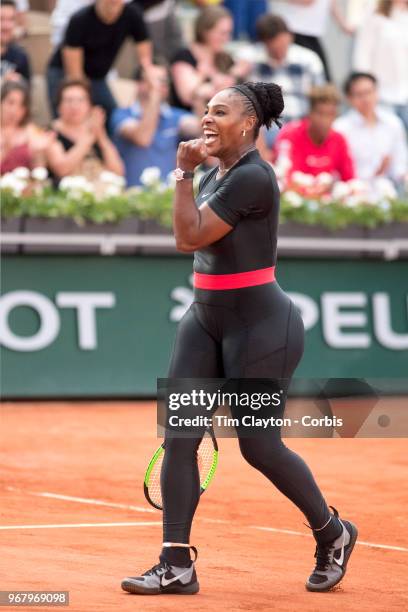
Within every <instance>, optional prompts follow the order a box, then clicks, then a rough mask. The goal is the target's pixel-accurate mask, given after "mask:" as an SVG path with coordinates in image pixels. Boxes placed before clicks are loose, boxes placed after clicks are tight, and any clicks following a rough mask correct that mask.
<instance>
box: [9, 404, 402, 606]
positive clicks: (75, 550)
mask: <svg viewBox="0 0 408 612" xmlns="http://www.w3.org/2000/svg"><path fill="white" fill-rule="evenodd" d="M157 443H158V441H157V439H156V426H155V409H154V404H151V403H150V404H149V403H131V402H121V403H113V402H111V403H37V404H29V403H24V404H12V403H6V404H3V407H2V446H1V452H0V459H1V466H2V467H1V472H0V475H1V480H2V484H1V489H2V491H1V493H2V504H1V520H0V523H1V525H2V526H12V525H15V526H19V528H18V529H1V530H0V541H1V555H0V589H1V590H52V591H57V590H69V592H70V606H69V608H63V609H68V610H70V611H71V612H73V611H78V612H88V611H90V612H91V611H101V612H105V611H110V610H119V611H125V612H126V611H128V610H129V611H130V610H132V611H134V610H147V611H158V610H160V611H162V610H164V611H172V610H175V609H179V608H180V606H182V607H183V609H184V610H194V611H204V610H205V611H213V610H228V611H229V612H232V611H241V610H279V611H286V610H288V611H294V610H296V611H299V610H301V611H310V612H316V611H320V610H322V611H323V610H333V611H341V612H344V610H359V612H364V611H368V610H370V612H372V611H373V610H375V611H384V612H391V611H393V610H395V611H397V610H398V611H400V610H403V609H408V595H407V592H408V588H407V587H408V584H407V574H408V572H407V562H408V537H407V529H406V523H407V515H406V508H407V502H408V499H407V487H406V477H407V473H406V467H407V461H406V457H407V453H406V440H404V439H290V440H289V439H288V440H287V444H288V446H290V447H291V448H292V449H294V450H295V451H297V452H299V453H300V454H301V455H302V456H303V458H304V459H305V460H306V461H307V462H308V464H309V465H310V467H311V468H312V470H313V472H314V474H315V477H316V479H317V481H318V483H319V485H320V486H321V488H322V490H323V492H324V494H325V497H326V499H327V500H328V502H329V503H331V504H333V505H334V506H336V507H337V508H338V509H339V510H340V512H341V513H342V514H343V516H344V517H345V518H350V519H351V520H353V521H355V522H356V524H357V525H358V527H359V530H360V540H361V541H366V542H370V543H376V544H382V545H385V546H397V547H403V548H404V549H405V550H392V549H389V548H384V549H382V548H374V547H371V546H365V545H361V544H360V545H357V546H356V548H355V552H354V553H353V555H352V557H351V561H350V564H349V568H348V573H347V576H346V577H345V579H344V581H343V582H342V584H341V586H340V587H338V588H337V590H335V591H334V592H331V593H318V594H316V593H308V592H307V591H306V590H305V589H304V586H303V585H304V581H305V579H306V577H307V576H308V575H309V573H310V571H311V569H312V567H313V561H314V560H313V553H314V545H313V540H312V538H311V537H310V534H309V533H308V529H307V528H306V527H304V526H303V524H302V523H303V516H302V515H301V513H300V512H299V510H298V509H297V508H296V507H294V506H293V505H292V504H291V503H290V502H289V501H288V500H286V498H284V497H283V496H282V494H280V493H279V492H278V491H277V490H275V489H274V487H273V486H272V485H270V484H269V483H268V481H267V480H266V479H265V478H264V477H263V476H262V475H260V474H258V473H256V472H255V470H253V469H252V468H251V467H250V466H249V465H247V464H246V463H245V461H244V460H243V459H242V458H241V456H240V454H239V451H238V447H237V441H236V440H229V439H220V440H219V445H220V463H219V467H218V470H217V474H216V477H215V480H214V482H213V483H212V484H211V486H210V488H209V490H208V492H207V493H205V495H204V496H203V497H202V499H201V503H200V506H199V509H198V512H197V515H196V520H195V523H194V528H193V537H192V542H193V543H194V544H195V545H196V546H198V548H199V559H198V563H197V570H198V576H199V580H200V585H201V591H200V593H199V594H198V595H196V596H193V597H184V598H182V599H181V600H180V598H179V599H178V598H177V596H174V595H173V596H172V595H167V596H160V597H138V596H132V595H129V594H126V593H124V592H122V591H121V589H120V580H121V578H122V577H123V576H126V575H129V574H130V575H134V574H135V573H139V572H140V571H145V570H146V569H148V568H149V567H150V566H152V565H153V564H154V563H156V562H157V555H158V551H159V549H160V543H161V528H160V525H159V524H154V525H147V526H146V525H145V526H143V525H131V526H110V527H102V526H99V527H68V528H62V527H56V528H47V529H46V528H41V529H34V528H28V529H22V528H21V527H22V526H28V525H63V524H74V525H78V524H83V523H87V524H96V523H123V522H132V523H140V522H146V521H148V522H160V520H161V513H160V512H159V511H152V512H149V506H148V505H147V503H146V502H145V499H144V496H143V492H142V481H143V475H144V470H145V467H146V461H147V460H148V459H149V458H150V456H151V453H152V451H153V450H154V448H155V447H156V446H157ZM44 492H47V493H52V494H60V495H65V496H74V497H82V498H92V499H95V500H102V501H105V502H109V503H117V504H124V505H129V504H131V505H135V506H138V507H140V508H142V509H145V510H146V511H148V512H143V511H141V510H137V509H133V510H131V509H128V508H117V507H107V506H101V505H99V506H98V505H95V504H83V503H79V502H78V501H67V500H61V499H55V498H50V497H48V498H47V497H39V496H38V493H44ZM206 519H213V520H214V522H208V520H206ZM217 520H218V521H219V522H217ZM253 526H265V527H273V528H276V529H278V530H279V529H281V530H282V529H288V530H294V531H298V532H302V534H304V536H302V535H294V534H288V533H284V532H280V531H276V532H273V531H261V530H259V529H255V528H254V527H253ZM176 607H177V608H176ZM5 609H6V608H5ZM14 609H16V608H14ZM19 609H21V610H31V609H33V608H28V607H26V606H25V607H20V608H19ZM48 609H51V608H48Z"/></svg>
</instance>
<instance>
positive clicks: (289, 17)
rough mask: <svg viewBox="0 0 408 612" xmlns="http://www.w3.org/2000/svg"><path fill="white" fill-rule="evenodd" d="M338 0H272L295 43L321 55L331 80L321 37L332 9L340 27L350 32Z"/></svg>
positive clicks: (274, 8)
mask: <svg viewBox="0 0 408 612" xmlns="http://www.w3.org/2000/svg"><path fill="white" fill-rule="evenodd" d="M338 2H339V0H270V7H271V11H272V12H273V13H275V14H276V15H279V16H280V17H282V18H283V19H284V20H285V21H286V23H287V24H288V26H289V29H290V31H291V32H293V33H294V34H295V43H296V44H298V45H301V46H302V47H306V48H307V49H311V50H312V51H314V52H315V53H317V55H318V56H319V57H320V59H321V60H322V63H323V66H324V70H325V74H326V79H327V80H328V81H330V80H331V79H330V72H329V66H328V62H327V59H326V54H325V52H324V49H323V46H322V44H321V42H320V39H321V38H322V36H323V35H324V34H325V31H326V24H327V20H328V17H329V14H330V11H332V14H333V16H334V17H335V19H336V20H337V22H338V23H339V25H340V27H341V28H342V29H343V30H344V31H345V32H346V33H350V30H349V28H348V26H347V24H346V22H345V20H344V18H343V15H342V12H341V11H340V10H339V4H338Z"/></svg>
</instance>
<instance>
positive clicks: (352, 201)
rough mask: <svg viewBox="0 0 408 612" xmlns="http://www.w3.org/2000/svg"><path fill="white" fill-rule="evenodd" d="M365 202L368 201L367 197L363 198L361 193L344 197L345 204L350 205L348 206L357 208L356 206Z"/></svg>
mask: <svg viewBox="0 0 408 612" xmlns="http://www.w3.org/2000/svg"><path fill="white" fill-rule="evenodd" d="M365 202H367V199H366V198H363V197H362V196H361V195H354V194H353V195H349V196H347V197H346V198H345V199H344V204H345V205H346V206H347V207H348V208H355V207H356V206H359V205H360V204H364V203H365Z"/></svg>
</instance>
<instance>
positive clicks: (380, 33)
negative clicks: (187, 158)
mask: <svg viewBox="0 0 408 612" xmlns="http://www.w3.org/2000/svg"><path fill="white" fill-rule="evenodd" d="M187 4H188V5H190V7H191V5H194V10H195V19H194V24H193V32H192V33H191V32H190V33H189V32H187V30H186V28H185V24H184V23H183V19H182V18H180V15H182V14H183V13H182V11H180V10H179V9H180V7H179V5H184V6H185V5H187ZM31 8H32V7H30V3H29V2H28V1H27V0H15V1H14V0H1V6H0V27H1V66H0V74H1V153H0V155H1V157H0V173H1V174H2V175H4V174H5V173H8V172H11V171H13V170H14V169H15V168H20V167H25V168H28V169H31V170H32V169H33V168H36V167H38V166H41V167H46V168H47V170H48V172H49V176H50V180H51V181H52V183H53V184H54V185H55V186H58V183H59V181H60V180H61V179H62V178H63V177H66V176H72V175H83V176H86V178H87V179H88V180H95V181H96V180H97V178H98V174H99V173H100V172H102V171H103V170H107V171H109V172H112V173H114V174H117V175H123V176H125V179H126V185H127V186H128V187H131V186H136V185H139V184H140V180H141V175H142V173H143V170H144V169H145V168H146V167H152V166H156V167H158V168H159V169H160V171H161V174H162V176H163V177H165V176H167V174H168V173H169V172H170V171H171V170H172V169H173V168H174V167H175V162H176V150H177V146H178V143H179V142H180V140H187V139H189V138H196V137H197V136H199V135H200V118H201V116H202V114H203V113H204V112H205V108H206V104H207V103H208V101H209V99H210V98H211V97H212V96H213V95H214V94H215V93H216V92H217V91H219V90H220V89H222V88H224V87H228V86H229V85H233V84H237V83H239V82H243V81H246V80H261V81H274V82H276V83H278V84H279V85H280V86H281V87H282V89H283V93H284V98H285V110H284V114H283V117H282V122H283V126H282V128H281V129H280V130H279V129H278V128H277V127H276V128H274V129H272V130H270V131H269V132H266V131H262V132H261V134H260V137H259V141H258V145H259V149H260V151H261V154H262V155H263V157H264V158H265V159H267V160H268V161H270V163H272V164H273V165H277V166H280V167H284V168H285V172H286V173H287V175H288V176H292V175H293V174H294V173H299V172H300V173H304V174H308V175H312V176H318V175H322V174H325V175H326V176H327V175H329V176H330V177H331V178H332V180H333V181H342V182H347V181H350V180H355V179H358V180H363V181H367V182H371V181H375V180H376V179H377V178H378V177H384V178H387V179H389V180H390V181H391V182H392V183H393V185H394V187H395V189H396V190H397V192H398V193H400V194H403V193H406V191H405V190H406V189H407V184H408V183H407V179H408V147H407V133H408V0H357V2H356V1H355V0H269V1H268V2H266V1H264V0H227V1H225V2H221V1H217V0H195V1H193V0H192V1H191V2H188V0H184V2H180V3H179V2H176V0H133V1H129V0H128V1H126V0H95V1H91V0H50V1H49V8H50V41H51V45H52V52H51V54H50V57H49V60H48V66H47V69H46V74H45V75H43V76H44V78H45V80H46V88H44V91H46V92H47V97H48V99H43V100H41V105H42V106H43V107H45V106H46V105H48V106H49V122H48V123H47V124H46V125H40V123H39V121H38V119H37V118H36V117H35V116H33V115H32V113H31V103H30V99H31V95H32V93H33V91H32V90H33V71H32V69H31V65H32V58H30V57H29V54H28V53H27V52H26V51H25V49H24V42H25V37H26V36H27V32H28V26H27V13H28V11H29V10H30V9H31ZM345 9H346V10H345ZM329 19H334V20H335V21H336V23H337V24H338V26H339V27H340V28H341V29H342V31H343V32H344V33H346V35H347V36H349V37H350V39H351V44H350V48H351V49H352V50H351V52H350V57H349V58H347V61H348V65H349V74H348V76H347V78H346V80H345V82H344V83H343V84H342V91H341V88H340V87H339V83H338V81H339V79H338V75H337V73H336V65H335V62H331V64H332V65H330V63H329V61H328V59H327V53H326V49H325V44H327V42H326V43H324V42H323V39H324V34H325V29H326V27H327V23H328V20H329ZM129 38H130V39H131V40H132V41H133V43H134V45H133V47H134V53H133V73H132V84H131V89H130V91H131V96H130V97H131V99H128V100H127V103H123V101H122V102H121V101H119V102H118V100H117V97H116V94H115V87H114V83H115V79H117V78H118V77H117V71H116V70H115V62H116V60H117V56H118V54H119V52H120V50H121V49H122V47H123V45H124V43H125V40H126V39H129ZM335 83H337V85H336V84H335ZM211 163H215V160H208V164H209V165H211Z"/></svg>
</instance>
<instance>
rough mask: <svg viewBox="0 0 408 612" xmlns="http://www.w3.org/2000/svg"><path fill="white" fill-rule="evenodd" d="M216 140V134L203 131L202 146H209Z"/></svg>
mask: <svg viewBox="0 0 408 612" xmlns="http://www.w3.org/2000/svg"><path fill="white" fill-rule="evenodd" d="M217 138H218V134H217V133H216V132H211V131H210V130H204V144H205V145H211V144H213V143H214V142H215V141H216V140H217Z"/></svg>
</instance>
